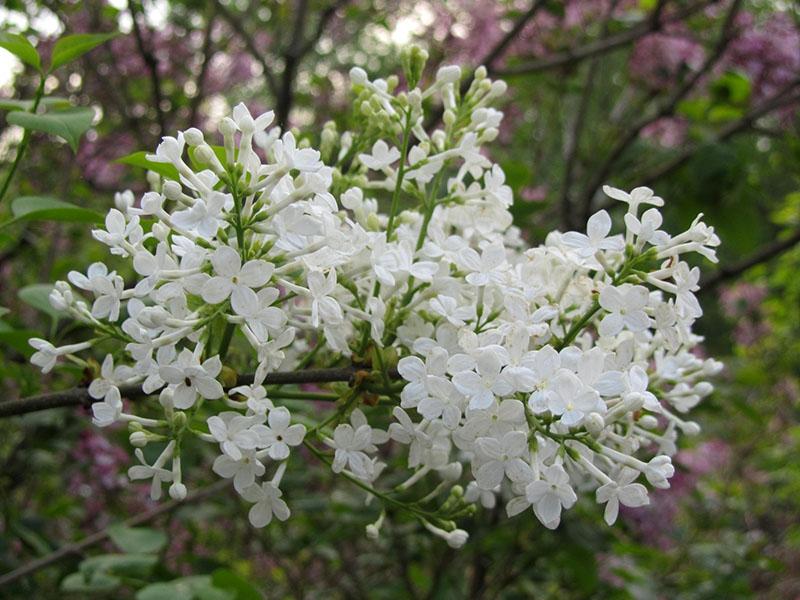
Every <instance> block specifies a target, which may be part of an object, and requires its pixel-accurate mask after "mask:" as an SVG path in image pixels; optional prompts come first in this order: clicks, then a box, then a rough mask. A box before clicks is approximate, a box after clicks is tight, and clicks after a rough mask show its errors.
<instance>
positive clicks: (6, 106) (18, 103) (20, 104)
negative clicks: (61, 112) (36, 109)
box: [0, 96, 70, 112]
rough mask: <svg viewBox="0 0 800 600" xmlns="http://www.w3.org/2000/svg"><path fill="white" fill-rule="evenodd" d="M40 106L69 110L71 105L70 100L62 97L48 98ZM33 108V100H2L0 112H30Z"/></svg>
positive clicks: (42, 100)
mask: <svg viewBox="0 0 800 600" xmlns="http://www.w3.org/2000/svg"><path fill="white" fill-rule="evenodd" d="M39 106H46V107H48V108H55V109H60V108H69V107H70V103H69V99H68V98H62V97H61V96H47V97H46V98H42V99H41V100H40V101H39ZM32 108H33V100H12V99H11V98H0V110H7V111H9V112H10V111H14V110H24V111H27V112H30V111H31V109H32Z"/></svg>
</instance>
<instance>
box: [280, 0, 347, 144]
mask: <svg viewBox="0 0 800 600" xmlns="http://www.w3.org/2000/svg"><path fill="white" fill-rule="evenodd" d="M348 1H349V0H337V1H336V2H334V3H333V4H331V5H330V6H328V8H326V9H325V10H324V11H323V12H322V15H321V16H320V18H319V21H318V22H317V27H316V29H315V30H314V33H313V34H312V35H311V36H309V38H308V39H306V40H304V39H303V38H304V37H305V36H304V31H305V28H306V19H307V17H308V12H309V11H308V0H298V6H297V8H296V9H295V19H294V26H293V31H292V39H291V41H290V42H289V46H288V47H287V49H286V51H285V52H284V53H283V73H281V86H280V93H279V94H278V98H277V102H276V104H275V122H276V123H277V124H278V125H279V126H280V127H282V128H283V129H286V127H287V126H288V124H289V113H290V112H291V110H292V105H293V104H294V84H295V80H296V78H297V69H298V67H299V66H300V63H301V61H302V60H303V58H304V57H305V56H306V55H307V54H308V53H309V52H310V51H311V50H313V49H314V46H315V45H316V44H317V42H318V41H319V38H320V37H322V33H323V31H325V27H326V26H327V24H328V22H329V21H330V20H331V18H332V17H333V15H334V14H336V11H337V10H339V8H340V7H342V6H344V5H345V4H346V3H347V2H348Z"/></svg>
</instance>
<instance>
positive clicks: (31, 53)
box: [0, 31, 42, 71]
mask: <svg viewBox="0 0 800 600" xmlns="http://www.w3.org/2000/svg"><path fill="white" fill-rule="evenodd" d="M0 48H5V49H6V50H8V51H9V52H11V54H13V55H14V56H16V57H17V58H18V59H20V60H21V61H22V62H24V63H27V64H29V65H30V66H32V67H33V68H34V69H36V70H37V71H41V70H42V61H41V59H40V58H39V53H38V52H37V51H36V48H34V46H33V44H31V43H30V42H29V41H28V38H26V37H25V36H23V35H19V34H18V33H8V32H6V31H2V32H0Z"/></svg>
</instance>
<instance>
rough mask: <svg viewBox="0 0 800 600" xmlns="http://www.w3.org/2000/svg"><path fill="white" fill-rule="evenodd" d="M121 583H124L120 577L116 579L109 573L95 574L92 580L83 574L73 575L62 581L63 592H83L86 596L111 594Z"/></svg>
mask: <svg viewBox="0 0 800 600" xmlns="http://www.w3.org/2000/svg"><path fill="white" fill-rule="evenodd" d="M121 583H122V581H121V580H120V579H119V577H114V576H113V575H108V574H107V573H95V574H94V575H93V576H92V577H91V578H90V579H86V578H85V577H84V576H83V573H72V574H71V575H67V576H66V577H65V578H64V579H63V580H62V581H61V591H62V592H82V593H85V594H90V593H97V592H110V591H111V590H113V589H115V588H117V587H119V585H120V584H121Z"/></svg>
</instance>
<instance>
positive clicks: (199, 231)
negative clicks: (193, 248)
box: [171, 191, 233, 240]
mask: <svg viewBox="0 0 800 600" xmlns="http://www.w3.org/2000/svg"><path fill="white" fill-rule="evenodd" d="M229 204H230V205H232V204H233V199H232V197H231V196H230V195H229V194H223V193H221V192H213V191H212V192H209V193H207V194H205V195H204V197H201V198H197V199H196V200H195V202H194V204H192V205H191V206H190V207H188V208H186V209H184V210H179V211H177V212H175V213H173V214H172V217H171V218H172V222H173V223H174V224H175V225H176V226H177V227H179V228H181V229H183V230H185V231H188V232H190V233H194V234H196V235H199V236H200V237H201V238H204V239H206V240H210V239H213V238H214V237H215V236H216V235H217V231H218V230H219V228H220V227H223V226H224V224H225V222H224V221H223V217H224V214H225V211H226V208H227V206H228V205H229Z"/></svg>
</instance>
